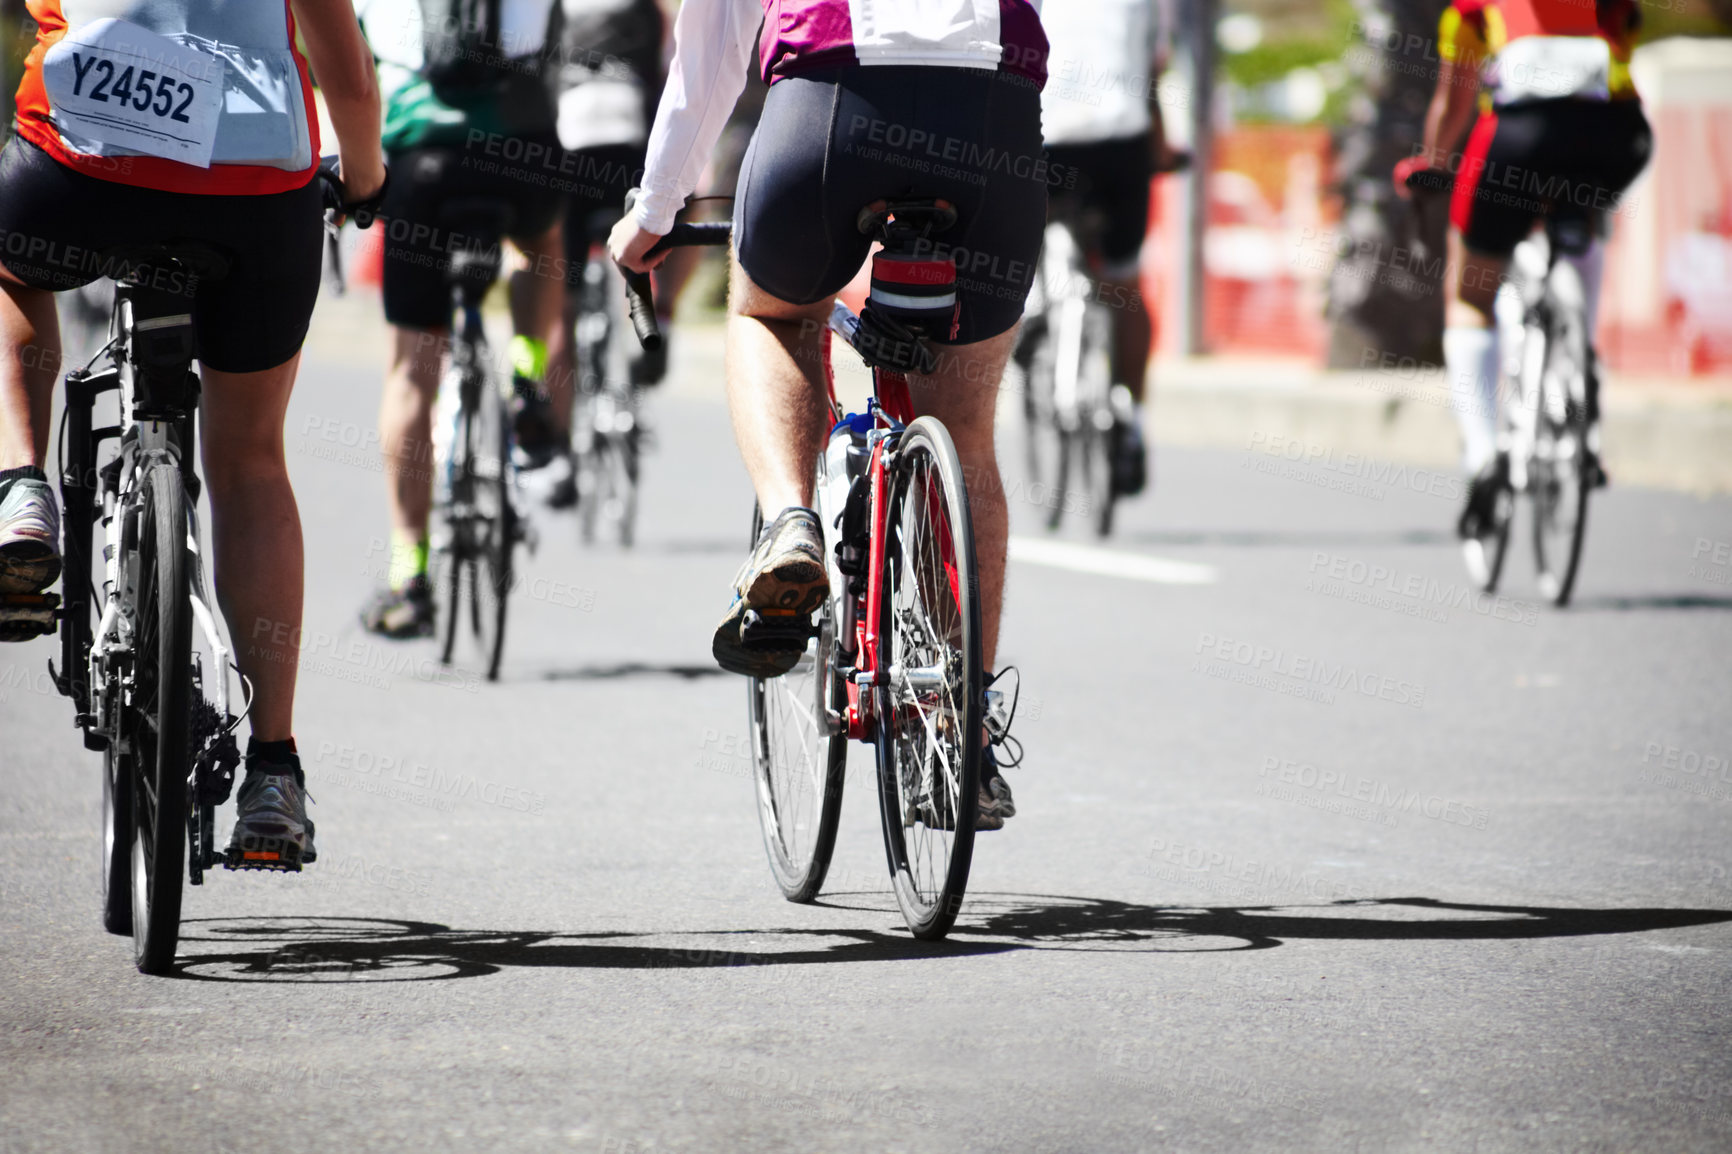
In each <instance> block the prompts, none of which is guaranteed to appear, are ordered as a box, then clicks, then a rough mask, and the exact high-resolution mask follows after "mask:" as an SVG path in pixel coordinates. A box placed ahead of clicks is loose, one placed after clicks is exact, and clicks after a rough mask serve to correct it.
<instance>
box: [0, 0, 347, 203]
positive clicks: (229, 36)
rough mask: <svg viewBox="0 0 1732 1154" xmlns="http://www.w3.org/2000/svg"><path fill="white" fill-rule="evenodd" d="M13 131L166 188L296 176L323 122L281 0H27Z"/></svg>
mask: <svg viewBox="0 0 1732 1154" xmlns="http://www.w3.org/2000/svg"><path fill="white" fill-rule="evenodd" d="M26 6H27V7H28V9H29V11H30V15H31V16H32V17H34V18H35V20H36V24H37V32H36V46H35V48H34V49H33V50H32V51H31V53H30V55H29V57H28V58H27V59H26V60H25V63H24V79H23V81H22V82H21V83H20V84H19V86H18V93H17V102H16V103H17V115H16V118H15V120H14V124H15V127H16V128H17V131H18V134H19V135H20V136H22V137H23V138H24V139H26V140H28V141H30V142H31V143H32V144H34V145H36V146H37V147H39V148H41V149H42V150H43V151H45V152H47V153H48V154H49V155H50V156H52V157H54V159H56V160H57V161H59V162H60V163H61V164H64V165H66V166H67V167H69V168H74V169H77V170H78V171H80V172H83V173H87V174H88V175H90V176H94V177H99V178H101V179H103V180H111V181H114V182H116V183H119V184H129V185H134V186H136V187H140V188H154V189H160V190H162V191H165V192H181V193H196V194H205V195H243V196H257V195H262V194H266V193H273V192H284V191H287V190H289V189H294V188H300V187H301V186H303V185H305V184H306V183H307V181H309V180H311V179H312V177H313V173H314V171H315V170H316V168H317V166H318V158H319V129H318V118H317V116H316V114H315V113H314V110H313V86H312V81H311V79H310V78H309V77H308V74H307V64H306V61H305V60H303V59H302V58H301V54H300V53H299V52H298V51H296V49H295V24H294V17H293V16H292V15H291V14H290V13H289V5H288V0H230V2H229V3H224V4H208V3H200V4H179V5H176V4H173V3H165V2H163V0H28V3H27V5H26Z"/></svg>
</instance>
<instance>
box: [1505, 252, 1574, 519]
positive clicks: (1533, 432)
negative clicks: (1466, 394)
mask: <svg viewBox="0 0 1732 1154" xmlns="http://www.w3.org/2000/svg"><path fill="white" fill-rule="evenodd" d="M1594 243H1595V244H1598V243H1600V242H1599V241H1598V240H1595V241H1594ZM1548 265H1549V266H1550V267H1549V269H1548ZM1510 273H1511V275H1510V279H1509V280H1508V281H1507V282H1506V283H1505V284H1504V285H1503V286H1502V287H1501V288H1499V289H1498V293H1497V298H1496V301H1495V303H1494V306H1493V309H1494V313H1495V316H1496V321H1497V326H1498V333H1499V342H1498V343H1499V346H1500V348H1501V349H1502V354H1503V358H1502V359H1503V365H1502V370H1501V373H1500V377H1501V380H1500V382H1499V388H1498V399H1499V407H1500V408H1501V409H1502V413H1503V416H1502V420H1501V422H1500V424H1499V432H1498V448H1499V450H1501V451H1503V452H1505V453H1507V455H1508V460H1509V469H1510V487H1511V488H1512V489H1514V490H1515V491H1516V492H1518V493H1525V492H1527V489H1528V463H1529V461H1530V460H1531V459H1533V457H1534V455H1535V453H1536V452H1538V451H1539V449H1540V444H1539V435H1538V425H1539V413H1540V409H1541V407H1542V406H1543V407H1544V409H1545V411H1546V415H1547V416H1548V417H1550V418H1551V419H1552V420H1553V421H1554V422H1555V423H1558V424H1562V423H1563V422H1564V421H1565V419H1566V417H1567V410H1566V406H1567V403H1568V401H1570V400H1574V401H1576V402H1577V403H1578V404H1583V403H1585V402H1586V399H1587V396H1586V392H1587V381H1586V369H1587V366H1586V365H1574V366H1559V365H1558V364H1557V363H1556V361H1555V359H1554V360H1553V363H1551V364H1549V365H1548V363H1547V353H1548V352H1549V351H1550V350H1549V349H1548V348H1547V340H1548V334H1547V332H1546V330H1545V328H1544V327H1543V325H1542V323H1541V318H1540V316H1539V308H1540V305H1541V304H1542V303H1544V302H1546V301H1548V299H1549V303H1550V305H1551V311H1552V314H1553V324H1554V325H1557V324H1560V323H1562V324H1575V325H1585V324H1586V316H1585V311H1584V310H1585V308H1586V292H1585V290H1584V288H1583V285H1582V281H1581V277H1580V275H1579V274H1578V273H1577V271H1576V268H1575V266H1574V265H1573V264H1571V263H1570V262H1569V261H1567V260H1559V261H1556V262H1553V261H1552V260H1551V248H1550V243H1549V241H1548V239H1547V237H1546V234H1545V232H1544V230H1543V229H1536V230H1535V231H1534V233H1533V234H1532V235H1530V236H1528V237H1527V238H1526V239H1525V240H1523V241H1522V242H1521V243H1520V244H1519V245H1517V246H1516V249H1515V252H1514V254H1513V255H1512V256H1511V258H1510ZM1566 372H1567V373H1568V376H1567V379H1560V377H1563V376H1564V374H1565V373H1566ZM1562 443H1563V444H1565V445H1567V446H1568V449H1567V450H1566V451H1573V450H1574V445H1575V442H1574V441H1573V440H1569V439H1566V440H1565V441H1564V442H1562Z"/></svg>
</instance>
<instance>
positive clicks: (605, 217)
mask: <svg viewBox="0 0 1732 1154" xmlns="http://www.w3.org/2000/svg"><path fill="white" fill-rule="evenodd" d="M618 218H619V213H618V212H615V211H612V210H602V211H600V212H597V213H596V214H595V219H594V223H593V224H592V227H591V230H590V235H591V236H593V237H596V238H598V239H599V240H600V241H602V242H605V239H606V237H607V229H608V227H611V225H612V224H613V222H614V221H615V220H617V219H618ZM619 288H620V279H619V273H618V272H617V271H616V270H615V269H614V267H613V262H612V261H610V260H607V259H605V253H598V252H592V253H591V254H590V258H589V260H588V262H587V263H586V264H585V265H584V269H583V281H582V284H581V285H580V286H579V288H578V314H577V327H576V337H577V340H576V346H577V380H576V381H575V382H574V384H575V386H576V393H575V395H574V396H573V398H572V421H571V444H572V460H573V466H574V471H575V473H576V481H577V490H578V502H579V506H580V507H579V510H578V517H579V525H580V526H581V530H582V534H583V540H584V541H585V543H593V542H594V541H595V536H596V527H597V524H598V523H602V522H605V523H610V524H611V525H612V526H613V530H614V532H615V534H616V535H617V536H618V538H619V543H620V544H621V545H624V546H627V547H630V545H631V544H632V542H633V540H634V538H635V536H636V531H637V495H638V462H639V459H640V457H641V455H642V450H643V447H644V428H643V422H642V420H641V419H640V417H639V413H638V383H637V381H636V379H635V378H634V366H630V365H627V364H626V363H625V357H624V355H623V351H622V349H621V347H620V342H618V341H615V340H614V339H613V338H614V331H615V329H616V328H617V327H618V326H619V322H620V320H621V318H620V316H619V306H618V303H617V302H618V301H619V300H620V299H621V297H622V295H623V294H621V293H620V291H619Z"/></svg>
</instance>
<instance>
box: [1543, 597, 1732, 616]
mask: <svg viewBox="0 0 1732 1154" xmlns="http://www.w3.org/2000/svg"><path fill="white" fill-rule="evenodd" d="M1632 609H1718V610H1720V612H1722V613H1725V612H1727V611H1728V610H1732V597H1726V596H1716V595H1714V594H1712V593H1661V594H1655V595H1649V596H1644V597H1609V596H1599V597H1593V596H1589V597H1577V598H1576V599H1575V600H1574V601H1572V602H1570V610H1569V611H1570V612H1571V613H1594V612H1600V611H1605V610H1612V611H1628V610H1632Z"/></svg>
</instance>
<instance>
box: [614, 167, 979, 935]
mask: <svg viewBox="0 0 1732 1154" xmlns="http://www.w3.org/2000/svg"><path fill="white" fill-rule="evenodd" d="M955 221H956V211H955V209H954V208H953V207H951V206H950V205H949V204H947V203H945V202H943V201H931V200H911V201H899V202H878V203H876V204H873V205H869V206H867V207H866V208H864V209H862V210H861V211H860V213H859V216H858V218H857V225H858V227H859V229H860V232H861V233H862V234H863V235H866V236H871V237H873V238H874V239H875V240H877V241H878V242H879V244H880V245H882V248H881V249H880V250H879V251H878V252H876V253H875V254H874V255H873V258H872V259H873V265H872V269H873V277H874V286H873V290H872V295H871V296H869V297H868V299H867V303H866V306H865V308H864V309H862V311H861V313H860V314H859V315H856V314H854V313H853V312H851V311H850V310H849V309H848V307H847V306H846V305H844V304H842V303H841V302H840V301H838V302H837V303H836V305H835V306H834V309H833V311H832V313H831V316H830V319H829V328H830V331H831V332H832V333H834V334H836V335H837V336H839V337H841V338H842V339H843V340H845V341H846V342H847V343H848V344H849V345H850V346H851V347H852V348H853V349H854V350H855V351H856V352H858V353H859V354H860V356H861V358H862V359H863V360H865V362H866V363H867V364H868V365H869V366H870V367H871V369H872V381H873V396H872V398H871V399H870V400H869V401H868V402H867V406H866V411H865V412H863V413H851V414H844V413H843V412H842V410H841V407H840V406H839V405H838V404H837V401H836V392H835V381H834V378H833V377H831V378H830V380H829V388H828V392H829V401H830V412H831V416H832V418H833V419H834V422H835V423H834V425H833V427H832V429H831V432H830V439H829V442H828V447H827V448H826V450H825V452H824V454H823V455H822V456H821V457H820V459H819V460H818V462H817V463H816V465H815V469H814V484H815V489H816V493H817V497H816V500H817V503H818V507H819V513H820V517H821V519H822V520H823V522H824V524H825V525H827V526H830V527H831V528H832V529H834V530H836V538H835V545H834V548H833V549H832V550H830V555H829V557H828V564H829V566H830V580H831V586H830V588H831V596H830V597H829V598H828V599H826V601H825V603H824V604H823V605H822V606H821V607H820V609H819V610H818V612H817V613H816V614H814V620H813V621H812V622H811V623H809V624H808V623H807V622H805V621H794V620H792V619H778V618H776V617H774V616H765V615H760V614H757V613H751V614H748V615H747V618H746V624H745V628H744V630H743V634H744V637H745V639H746V642H747V644H749V645H750V644H753V643H761V644H766V645H772V646H774V647H776V648H786V647H787V646H788V645H789V643H793V644H795V645H800V644H803V645H804V646H805V652H804V654H803V655H802V656H801V658H800V660H799V663H798V664H797V665H796V666H795V667H794V669H793V670H792V671H791V672H789V673H787V674H785V675H783V676H781V677H777V678H768V679H764V678H752V679H750V680H749V681H748V685H747V708H748V715H749V722H750V729H751V735H752V748H753V767H754V768H753V776H754V780H755V783H756V789H757V795H758V818H759V826H760V829H761V832H762V835H763V840H764V847H765V851H766V853H767V855H768V857H769V862H770V871H771V873H772V875H773V876H774V877H775V880H776V884H777V886H778V887H779V888H780V889H781V891H782V894H783V896H785V897H786V898H787V899H788V900H789V901H794V902H810V901H812V900H813V899H814V898H816V897H817V895H818V892H819V891H820V890H821V889H822V887H823V883H824V876H825V874H826V872H827V871H828V869H829V866H830V858H831V853H832V851H833V849H834V847H835V842H836V828H837V823H838V819H839V817H840V813H841V803H842V785H843V777H844V769H845V764H846V754H847V743H848V742H849V741H859V742H863V743H866V744H869V745H871V746H873V748H874V752H875V757H876V769H877V781H878V803H879V813H880V816H881V819H882V821H881V823H882V829H883V835H884V849H885V856H886V861H887V863H888V866H889V871H890V875H891V879H892V885H893V888H894V890H895V893H896V902H897V905H898V907H899V908H900V909H901V911H902V916H903V919H904V921H906V922H907V924H908V928H909V929H910V930H911V931H913V933H914V936H915V937H917V938H923V939H936V938H942V937H944V936H945V934H947V933H948V932H949V931H950V928H951V926H952V925H953V924H954V923H955V921H956V916H957V913H958V912H959V911H960V909H961V906H962V900H963V896H964V893H965V891H966V889H967V884H968V871H969V865H970V862H971V860H972V857H973V850H974V825H975V819H976V816H977V814H976V811H977V808H978V804H979V792H978V791H979V784H980V759H981V748H982V741H983V732H984V731H983V728H982V726H983V724H984V718H983V716H982V713H983V710H984V706H985V693H984V685H983V682H982V668H981V651H980V643H981V622H980V604H979V582H978V575H977V567H976V560H975V555H974V532H973V527H972V522H971V519H970V514H969V504H968V492H967V487H966V485H965V483H964V477H963V472H962V464H961V461H960V460H959V459H958V457H957V455H956V449H955V446H954V445H953V444H952V443H951V439H950V434H949V433H948V432H946V431H945V428H944V426H943V424H942V423H941V422H939V421H937V420H934V419H933V418H931V417H916V416H915V413H914V406H913V400H912V397H911V395H910V392H909V385H908V374H909V373H910V372H931V371H932V369H933V368H934V367H935V364H936V356H935V354H934V353H933V352H932V350H931V348H930V347H929V346H928V345H927V344H926V341H925V338H926V336H927V335H928V334H929V333H931V332H934V331H940V330H941V329H945V328H948V325H949V324H950V321H951V318H952V316H953V313H954V300H955V297H954V295H952V296H950V297H948V298H943V299H942V300H941V301H940V302H939V305H938V307H936V308H934V309H932V310H930V311H929V312H928V313H927V315H926V317H925V318H924V319H918V318H914V317H911V316H910V314H909V313H908V312H906V311H899V310H898V309H897V306H896V305H894V304H886V303H885V301H886V298H889V297H891V296H893V295H894V293H893V292H890V291H884V290H883V289H881V288H880V285H885V286H894V285H897V284H910V283H915V284H921V285H924V286H927V287H928V288H930V287H931V286H933V285H935V284H948V285H952V286H953V285H954V282H955V275H956V270H955V266H954V265H953V264H951V263H950V262H949V261H948V260H932V259H930V252H931V245H930V238H931V237H932V236H934V235H936V234H938V233H941V232H943V231H945V230H946V229H948V228H949V227H951V225H953V224H954V223H955ZM730 230H731V226H730V225H728V224H726V223H721V224H690V225H675V226H674V229H673V231H672V232H670V233H669V234H668V236H667V237H665V238H664V239H663V240H662V241H661V242H660V243H659V244H658V246H657V249H656V250H652V251H659V250H660V249H663V248H667V247H672V246H674V245H684V244H725V243H727V241H728V239H729V236H730ZM923 252H924V253H925V254H927V255H925V256H923V255H921V254H922V253H923ZM911 278H912V279H911ZM626 280H627V285H628V288H629V290H630V294H631V297H630V315H631V318H632V323H633V327H634V328H635V329H636V331H637V333H638V336H639V339H640V340H642V341H644V343H645V344H646V346H648V345H649V343H650V342H652V341H656V340H659V339H660V337H659V333H658V331H657V329H656V323H655V311H654V308H653V305H652V303H651V301H650V286H649V278H648V277H647V276H645V275H641V274H628V275H627V278H626ZM824 347H825V357H826V360H825V367H826V375H827V376H828V375H829V361H828V355H829V354H828V349H829V346H828V345H825V346H824ZM762 520H763V516H762V510H759V509H756V508H754V510H753V516H752V537H753V540H754V541H755V540H756V538H757V535H758V532H759V530H760V529H761V527H762Z"/></svg>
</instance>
